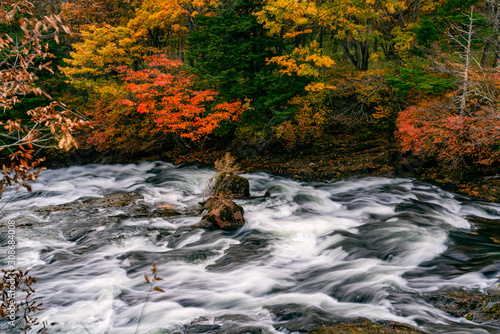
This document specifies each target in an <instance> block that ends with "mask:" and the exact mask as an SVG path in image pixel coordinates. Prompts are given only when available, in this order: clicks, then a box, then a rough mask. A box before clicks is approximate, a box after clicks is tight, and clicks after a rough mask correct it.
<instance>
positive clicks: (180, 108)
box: [122, 55, 245, 145]
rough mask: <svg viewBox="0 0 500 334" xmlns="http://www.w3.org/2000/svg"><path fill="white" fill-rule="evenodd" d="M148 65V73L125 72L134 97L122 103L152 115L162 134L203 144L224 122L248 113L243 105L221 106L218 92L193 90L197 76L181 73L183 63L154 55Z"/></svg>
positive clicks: (146, 70)
mask: <svg viewBox="0 0 500 334" xmlns="http://www.w3.org/2000/svg"><path fill="white" fill-rule="evenodd" d="M147 62H148V68H147V69H144V70H140V71H135V70H133V69H127V68H123V69H122V71H124V72H125V73H126V75H125V77H124V79H123V80H124V81H125V83H126V84H127V87H126V89H127V90H128V91H130V92H131V93H132V94H133V97H132V98H131V99H124V100H122V103H123V104H124V105H126V106H128V107H129V108H131V109H133V110H136V111H137V112H139V113H145V114H150V115H151V116H152V118H153V120H154V122H155V124H156V126H157V128H158V130H159V131H163V132H167V133H175V134H177V135H179V137H180V138H181V139H184V138H185V139H188V140H190V141H192V142H198V143H201V144H203V140H204V139H206V138H207V136H208V135H210V134H211V133H213V132H214V130H215V129H216V128H217V127H218V126H219V125H220V124H221V122H233V121H236V120H237V118H238V116H239V115H240V114H241V113H242V112H243V111H244V109H245V106H243V104H242V103H241V102H232V103H228V102H217V101H216V96H217V92H216V91H213V90H195V89H193V86H194V82H193V77H194V75H188V74H187V73H185V72H184V71H183V70H182V69H181V65H182V62H181V61H180V60H171V59H169V58H168V57H167V56H165V55H154V56H150V57H148V58H147ZM188 145H189V144H188Z"/></svg>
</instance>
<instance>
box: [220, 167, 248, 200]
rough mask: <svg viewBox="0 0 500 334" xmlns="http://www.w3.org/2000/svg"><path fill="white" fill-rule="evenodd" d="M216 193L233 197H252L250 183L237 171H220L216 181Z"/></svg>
mask: <svg viewBox="0 0 500 334" xmlns="http://www.w3.org/2000/svg"><path fill="white" fill-rule="evenodd" d="M214 195H215V196H220V195H227V196H231V197H233V198H247V197H250V183H249V182H248V180H247V179H246V178H244V177H242V176H239V175H236V174H235V173H220V174H219V176H218V177H217V180H216V181H215V185H214Z"/></svg>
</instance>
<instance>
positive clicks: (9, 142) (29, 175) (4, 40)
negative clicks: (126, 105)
mask: <svg viewBox="0 0 500 334" xmlns="http://www.w3.org/2000/svg"><path fill="white" fill-rule="evenodd" d="M0 23H1V24H2V25H3V30H2V32H1V33H0V50H1V51H0V107H1V108H3V113H4V114H3V116H2V117H1V121H0V125H1V126H2V128H1V129H2V130H1V132H0V151H2V153H3V154H4V157H5V156H8V158H9V160H10V162H9V163H6V164H4V165H3V171H2V179H1V180H0V195H1V193H2V192H3V191H4V190H5V189H6V188H7V187H9V186H24V187H26V188H27V189H28V190H29V189H30V186H29V184H28V183H29V181H33V180H35V178H36V175H37V173H38V172H39V171H40V169H38V168H37V167H38V166H39V165H40V163H41V161H43V158H35V156H34V153H35V149H37V148H38V149H40V148H47V147H54V146H56V145H57V142H58V146H59V148H62V149H67V150H68V149H70V148H71V147H74V146H76V142H75V140H74V139H73V136H72V135H71V132H72V131H73V130H75V129H77V128H78V127H80V126H81V125H82V123H83V122H82V121H80V120H79V119H78V118H77V117H75V116H74V114H72V113H71V112H70V111H69V110H68V109H67V108H66V107H65V105H64V104H62V103H60V102H57V101H52V102H50V103H49V104H48V105H45V106H43V105H42V106H37V107H35V108H33V109H30V110H26V111H25V112H24V113H23V115H19V116H21V118H18V119H15V118H14V119H12V116H13V114H11V111H12V110H13V109H14V108H15V107H16V105H18V104H19V103H22V101H23V98H24V97H28V96H31V95H35V96H45V97H46V98H47V99H50V95H49V94H48V93H47V92H45V91H43V90H42V89H40V88H39V87H37V86H36V79H37V75H36V73H37V71H52V69H51V66H50V65H51V61H50V60H48V59H50V58H51V57H52V54H51V53H50V52H49V50H48V46H47V44H45V43H44V41H46V40H47V39H49V38H52V39H54V40H56V41H58V40H59V35H60V34H61V33H62V32H65V33H68V32H69V30H68V29H67V28H66V27H65V26H64V25H63V24H62V22H61V19H60V17H59V16H57V15H55V14H51V15H49V16H43V17H37V16H36V15H35V6H34V5H33V4H32V3H30V2H28V1H16V0H6V1H3V2H2V4H1V5H0Z"/></svg>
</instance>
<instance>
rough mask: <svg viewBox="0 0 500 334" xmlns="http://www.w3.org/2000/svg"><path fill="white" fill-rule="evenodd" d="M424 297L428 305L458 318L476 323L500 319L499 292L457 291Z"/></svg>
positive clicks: (436, 293) (435, 293) (430, 294)
mask: <svg viewBox="0 0 500 334" xmlns="http://www.w3.org/2000/svg"><path fill="white" fill-rule="evenodd" d="M424 297H425V300H426V301H427V302H428V303H430V304H432V305H433V306H435V307H437V308H439V309H441V310H443V311H445V312H447V313H449V314H451V315H453V316H455V317H458V318H460V317H464V318H466V319H467V320H470V321H474V322H478V323H481V322H485V321H491V320H492V321H498V319H500V291H488V292H486V293H484V292H480V291H477V290H470V291H466V290H458V291H450V292H433V293H429V294H427V295H426V296H424Z"/></svg>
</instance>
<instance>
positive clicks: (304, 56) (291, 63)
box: [268, 41, 335, 77]
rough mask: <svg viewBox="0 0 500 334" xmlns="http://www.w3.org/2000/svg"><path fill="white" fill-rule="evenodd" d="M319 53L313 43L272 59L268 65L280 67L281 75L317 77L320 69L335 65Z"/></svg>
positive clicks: (318, 49) (316, 45)
mask: <svg viewBox="0 0 500 334" xmlns="http://www.w3.org/2000/svg"><path fill="white" fill-rule="evenodd" d="M321 52H322V50H321V49H320V48H319V47H318V44H317V43H316V42H315V41H313V42H312V43H310V45H309V46H306V47H301V46H300V47H298V48H295V50H293V52H292V53H291V54H289V55H285V56H277V57H273V58H271V59H269V60H268V63H276V64H278V65H280V66H281V68H280V72H281V73H283V74H288V75H292V74H297V75H299V76H313V77H319V75H320V70H321V69H322V68H330V67H332V66H333V65H335V62H334V61H333V59H331V58H330V57H328V56H325V55H323V54H321Z"/></svg>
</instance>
